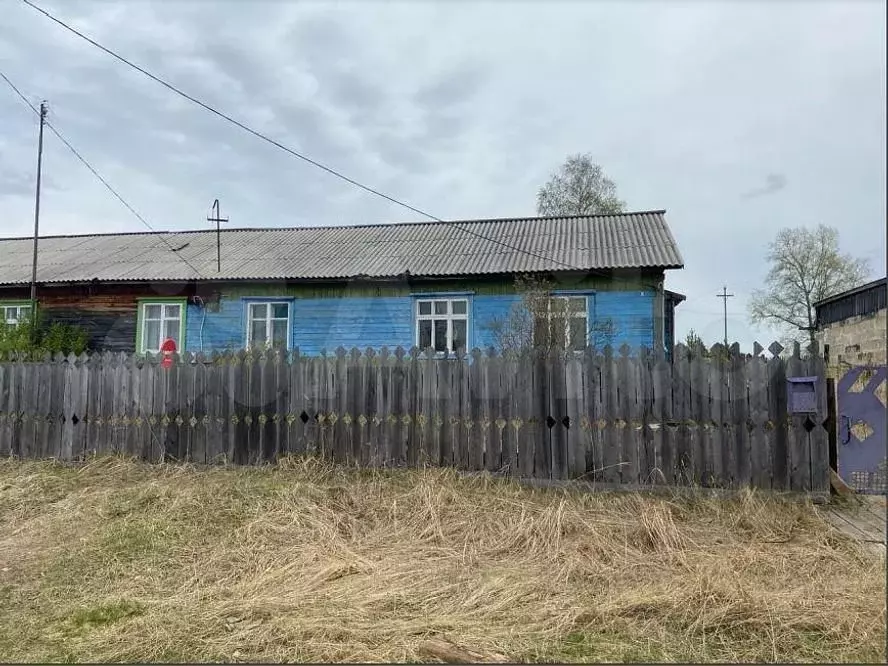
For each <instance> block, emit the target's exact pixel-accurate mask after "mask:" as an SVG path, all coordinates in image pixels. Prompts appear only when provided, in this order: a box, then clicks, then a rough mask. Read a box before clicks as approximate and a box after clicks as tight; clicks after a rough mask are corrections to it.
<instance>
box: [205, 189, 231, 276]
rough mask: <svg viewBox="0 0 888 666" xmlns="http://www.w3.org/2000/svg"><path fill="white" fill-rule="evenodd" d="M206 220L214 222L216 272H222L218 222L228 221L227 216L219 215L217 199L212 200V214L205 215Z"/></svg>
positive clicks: (220, 237)
mask: <svg viewBox="0 0 888 666" xmlns="http://www.w3.org/2000/svg"><path fill="white" fill-rule="evenodd" d="M207 222H215V223H216V272H217V273H221V272H222V234H221V231H220V227H219V223H221V222H228V218H227V217H220V216H219V200H218V199H215V200H214V201H213V216H212V217H209V216H207Z"/></svg>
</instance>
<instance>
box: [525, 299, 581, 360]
mask: <svg viewBox="0 0 888 666" xmlns="http://www.w3.org/2000/svg"><path fill="white" fill-rule="evenodd" d="M586 303H587V300H586V297H585V296H551V297H550V298H547V299H546V301H545V305H543V307H542V308H541V310H542V311H541V312H539V313H538V314H537V315H536V316H535V317H534V327H533V344H534V346H537V347H554V348H560V349H571V350H574V351H581V350H583V349H585V348H586V345H587V339H586V338H587V329H588V321H589V318H588V311H587V307H586Z"/></svg>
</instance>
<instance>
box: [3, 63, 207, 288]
mask: <svg viewBox="0 0 888 666" xmlns="http://www.w3.org/2000/svg"><path fill="white" fill-rule="evenodd" d="M0 77H2V78H3V80H4V81H6V83H7V84H8V85H9V87H10V88H12V89H13V91H15V94H16V95H18V96H19V98H20V99H21V100H22V101H23V102H24V103H25V104H27V105H28V107H29V108H30V109H31V111H33V112H34V113H36V114H37V115H38V116H40V111H39V110H38V109H37V108H36V107H35V106H34V105H33V104H31V102H30V101H29V100H28V98H27V97H25V96H24V95H23V94H22V92H21V91H20V90H19V89H18V88H17V87H16V86H15V84H14V83H13V82H12V81H10V80H9V77H8V76H6V74H4V73H3V72H2V71H0ZM44 122H45V123H46V126H47V127H49V129H50V130H51V131H52V133H53V134H55V135H56V136H57V137H58V139H59V141H61V142H62V143H63V144H65V146H66V147H67V148H68V150H70V151H71V152H72V153H73V154H74V156H75V157H76V158H77V159H78V160H80V162H81V163H82V164H83V165H84V166H85V167H86V168H87V169H89V170H90V172H91V173H92V175H93V176H95V177H96V178H97V179H98V180H99V182H101V183H102V185H104V186H105V187H106V188H107V189H108V191H109V192H111V194H113V195H114V197H115V198H116V199H117V200H118V201H119V202H120V203H122V204H123V205H124V206H126V209H127V210H128V211H129V212H130V213H132V214H133V215H134V216H135V217H136V219H138V220H139V221H140V222H141V223H142V224H143V225H145V227H147V228H148V230H149V231H152V232H154V233H155V234H156V235H157V238H158V239H160V241H162V242H163V243H164V244H165V245H166V246H167V247H168V248H169V250H170V251H171V252H172V253H173V254H174V255H175V256H176V257H178V258H179V259H180V260H182V261H183V262H185V264H186V265H187V266H188V267H189V268H190V269H191V270H193V271H194V272H195V273H196V274H197V275H198V276H199V277H203V275H202V274H201V272H200V271H199V270H198V269H197V268H195V266H194V265H193V264H192V263H191V262H190V261H188V260H187V259H186V258H185V257H183V256H182V255H180V254H179V253H178V252H177V251H176V249H175V248H174V247H173V246H172V245H170V243H169V242H168V241H167V240H166V239H165V238H164V237H163V235H162V233H163V232H159V231H157V230H156V229H155V228H154V227H152V226H151V225H150V224H148V221H147V220H146V219H145V218H144V217H142V216H141V215H139V213H138V211H136V209H135V208H133V207H132V206H131V205H130V204H129V203H128V202H127V201H126V199H124V198H123V197H122V196H121V195H120V193H119V192H117V190H115V189H114V188H113V187H111V184H110V183H109V182H108V181H107V180H105V179H104V178H103V177H102V175H101V174H100V173H99V172H98V171H96V169H95V168H94V167H93V166H92V165H91V164H90V163H89V162H88V161H87V160H86V158H85V157H84V156H83V155H81V154H80V153H79V152H78V151H77V149H76V148H75V147H74V146H72V145H71V143H70V142H69V141H68V140H67V139H66V138H65V137H64V136H62V133H61V132H59V130H57V129H56V128H55V127H54V126H53V124H52V123H51V122H49V121H48V120H45V121H44Z"/></svg>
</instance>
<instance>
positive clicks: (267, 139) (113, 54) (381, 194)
mask: <svg viewBox="0 0 888 666" xmlns="http://www.w3.org/2000/svg"><path fill="white" fill-rule="evenodd" d="M22 2H24V3H25V4H26V5H28V6H29V7H31V8H32V9H34V10H36V11H38V12H40V13H41V14H43V15H44V16H46V17H47V18H48V19H50V20H51V21H53V22H54V23H56V24H58V25H60V26H61V27H63V28H64V29H65V30H67V31H69V32H71V33H73V34H74V35H77V36H78V37H80V38H81V39H83V40H84V41H86V42H88V43H90V44H92V45H93V46H95V47H96V48H97V49H99V50H101V51H103V52H105V53H107V54H108V55H110V56H111V57H112V58H115V59H116V60H119V61H120V62H122V63H123V64H125V65H127V66H129V67H132V68H133V69H135V70H136V71H138V72H140V73H142V74H144V75H145V76H147V77H148V78H149V79H151V80H152V81H154V82H156V83H159V84H160V85H162V86H163V87H165V88H167V89H168V90H170V91H172V92H174V93H176V94H177V95H179V96H180V97H183V98H185V99H187V100H188V101H189V102H192V103H193V104H197V105H198V106H200V107H201V108H203V109H205V110H207V111H209V112H210V113H212V114H213V115H215V116H218V117H219V118H222V119H223V120H226V121H228V122H229V123H231V124H233V125H235V126H236V127H239V128H240V129H242V130H243V131H245V132H247V133H249V134H252V135H253V136H255V137H256V138H258V139H261V140H262V141H265V142H267V143H270V144H271V145H273V146H275V147H276V148H279V149H280V150H283V151H284V152H286V153H288V154H289V155H291V156H293V157H296V158H298V159H300V160H303V161H304V162H307V163H308V164H311V165H312V166H314V167H317V168H318V169H321V170H322V171H325V172H327V173H329V174H330V175H332V176H335V177H337V178H339V179H341V180H344V181H345V182H347V183H349V184H351V185H354V186H355V187H358V188H360V189H362V190H364V191H365V192H369V193H370V194H373V195H376V196H378V197H381V198H383V199H385V200H386V201H389V202H391V203H394V204H397V205H398V206H402V207H403V208H406V209H407V210H410V211H412V212H414V213H417V214H419V215H422V216H423V217H426V218H428V219H430V220H434V221H435V222H442V223H446V224H448V225H452V226H455V227H456V228H457V229H459V230H460V231H464V232H466V233H468V234H471V235H472V236H476V237H478V238H481V239H483V240H486V241H489V242H491V243H495V244H497V245H500V246H502V247H505V248H507V249H510V250H514V251H516V252H521V253H523V254H526V255H528V256H532V257H536V258H537V259H542V260H544V261H550V262H553V263H556V264H560V265H561V266H565V267H566V268H569V269H570V270H575V271H582V270H585V269H582V268H579V267H577V266H574V265H572V264H569V263H566V262H563V261H560V260H558V259H555V258H553V257H548V256H545V255H541V254H537V253H535V252H531V251H530V250H525V249H524V248H520V247H515V246H513V245H509V244H508V243H504V242H502V241H499V240H497V239H495V238H490V237H489V236H485V235H484V234H480V233H478V232H476V231H473V230H471V229H467V228H466V227H462V226H460V225H459V224H458V223H454V222H446V221H445V220H442V219H441V218H440V217H437V216H435V215H432V214H431V213H427V212H426V211H424V210H421V209H419V208H416V207H414V206H411V205H410V204H408V203H405V202H403V201H401V200H399V199H396V198H395V197H393V196H389V195H388V194H385V193H384V192H380V191H379V190H377V189H375V188H372V187H370V186H369V185H364V184H363V183H360V182H358V181H357V180H355V179H353V178H349V177H348V176H346V175H345V174H343V173H341V172H339V171H337V170H336V169H333V168H331V167H328V166H326V165H324V164H321V163H320V162H318V161H316V160H313V159H311V158H310V157H307V156H305V155H303V154H302V153H300V152H298V151H296V150H293V149H292V148H289V147H288V146H285V145H284V144H282V143H280V142H279V141H276V140H275V139H272V138H270V137H268V136H267V135H265V134H263V133H262V132H259V131H258V130H255V129H253V128H252V127H249V126H248V125H246V124H244V123H242V122H240V121H239V120H236V119H235V118H232V117H231V116H229V115H228V114H226V113H224V112H222V111H219V110H218V109H216V108H214V107H212V106H210V105H209V104H207V103H206V102H203V101H201V100H199V99H198V98H196V97H194V96H192V95H189V94H188V93H186V92H184V91H183V90H181V89H179V88H177V87H176V86H174V85H173V84H172V83H169V82H168V81H166V80H164V79H162V78H160V77H159V76H156V75H154V74H152V73H151V72H149V71H148V70H146V69H145V68H144V67H140V66H139V65H137V64H136V63H134V62H132V61H130V60H127V59H126V58H124V57H123V56H122V55H120V54H118V53H116V52H115V51H113V50H111V49H109V48H107V47H105V46H103V45H102V44H100V43H99V42H97V41H95V40H94V39H92V38H91V37H88V36H87V35H85V34H83V33H82V32H80V31H79V30H77V29H76V28H73V27H71V26H70V25H68V24H67V23H65V22H64V21H62V20H61V19H58V18H56V17H55V16H53V15H52V14H50V13H49V12H48V11H46V10H45V9H43V8H42V7H39V6H38V5H35V4H34V3H33V2H31V1H30V0H22Z"/></svg>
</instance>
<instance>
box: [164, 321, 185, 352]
mask: <svg viewBox="0 0 888 666" xmlns="http://www.w3.org/2000/svg"><path fill="white" fill-rule="evenodd" d="M167 338H172V339H173V340H175V341H176V349H177V350H178V351H182V350H181V349H179V320H178V319H167V320H165V321H164V322H163V339H164V340H166V339H167Z"/></svg>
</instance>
